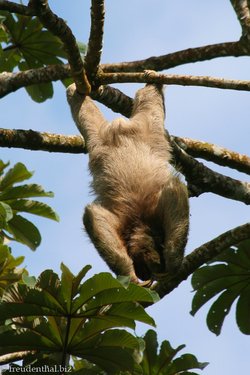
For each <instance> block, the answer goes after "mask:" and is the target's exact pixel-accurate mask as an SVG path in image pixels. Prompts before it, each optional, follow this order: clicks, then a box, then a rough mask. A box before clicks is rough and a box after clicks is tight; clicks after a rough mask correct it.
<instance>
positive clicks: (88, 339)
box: [0, 265, 154, 374]
mask: <svg viewBox="0 0 250 375" xmlns="http://www.w3.org/2000/svg"><path fill="white" fill-rule="evenodd" d="M89 268H90V267H89V266H86V267H84V268H83V269H82V270H81V271H80V272H79V274H78V275H77V276H74V275H73V274H72V272H71V271H70V270H69V269H68V268H67V267H66V266H64V265H62V266H61V270H62V277H61V279H60V278H59V277H58V275H57V274H56V273H55V272H53V271H52V270H46V271H44V272H43V273H42V274H41V275H40V276H39V278H38V279H37V281H36V283H35V285H34V284H33V282H31V283H28V284H29V285H31V286H29V285H27V284H14V285H11V286H10V287H9V288H8V289H7V290H6V291H5V292H4V294H3V298H2V301H1V303H0V316H1V319H2V320H6V321H9V322H11V320H12V319H14V318H15V320H14V324H15V325H10V326H6V327H9V328H8V329H7V328H6V329H4V330H3V329H2V330H1V328H2V327H0V355H4V354H7V353H10V352H14V351H17V347H18V348H19V349H18V350H31V349H32V348H33V349H34V343H35V342H37V345H36V347H35V348H38V349H39V350H40V352H41V353H43V352H44V353H51V354H53V353H61V352H64V353H68V354H72V355H75V356H78V357H80V358H83V359H87V360H88V361H90V362H93V363H95V364H97V365H98V366H100V367H101V368H102V369H105V370H106V371H107V373H108V374H112V373H113V372H116V371H117V369H122V370H132V369H133V368H134V366H136V362H135V359H134V352H135V351H140V350H141V343H140V339H137V338H135V337H134V336H133V335H131V334H130V333H128V332H126V331H123V330H110V329H111V328H115V327H134V326H135V322H134V320H139V321H142V322H145V323H148V324H152V325H153V324H154V321H153V319H152V318H150V317H149V316H148V314H147V313H146V312H145V311H144V312H143V311H142V310H143V308H142V307H141V306H140V305H139V304H138V302H137V301H140V300H141V301H151V302H153V297H154V294H152V295H151V292H150V291H147V290H145V289H143V288H142V287H137V286H135V290H133V286H132V287H131V288H129V287H127V288H125V287H124V286H123V285H122V284H121V283H120V282H119V281H117V280H116V279H114V278H113V277H112V276H111V275H109V274H105V273H103V274H100V275H95V276H93V277H92V278H90V279H89V280H87V281H85V282H83V281H82V279H83V278H84V276H85V275H86V273H87V271H88V270H89ZM32 281H33V280H32ZM33 285H34V286H33ZM86 286H87V287H88V288H89V290H88V289H86ZM105 288H107V290H105ZM84 291H89V292H90V293H88V295H87V296H85V298H83V299H82V298H81V297H82V296H81V293H82V292H84ZM123 291H125V292H123ZM140 291H141V293H140ZM104 292H106V294H105V295H104ZM117 295H119V298H117ZM120 296H123V297H124V302H123V300H122V298H121V297H120ZM135 296H136V297H137V299H135ZM78 299H81V301H82V303H83V304H81V305H80V306H79V303H78V302H79V301H78ZM75 301H76V304H74V302H75ZM77 301H78V302H77ZM83 301H84V302H83ZM92 301H95V305H93V304H91V303H92ZM104 302H105V304H104ZM76 306H79V307H78V309H77V310H76V308H75V307H76ZM107 330H108V331H107ZM106 331H107V332H106ZM37 338H38V339H37Z"/></svg>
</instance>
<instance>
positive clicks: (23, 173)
mask: <svg viewBox="0 0 250 375" xmlns="http://www.w3.org/2000/svg"><path fill="white" fill-rule="evenodd" d="M32 175H33V172H29V171H28V170H27V168H26V167H25V165H24V164H22V163H17V164H15V165H14V167H13V168H11V169H9V171H8V172H7V173H6V174H5V176H4V177H3V178H2V180H1V182H0V190H5V189H6V188H8V187H10V186H12V185H13V184H15V183H17V182H21V181H24V180H28V179H29V178H30V177H31V176H32Z"/></svg>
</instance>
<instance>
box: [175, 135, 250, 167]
mask: <svg viewBox="0 0 250 375" xmlns="http://www.w3.org/2000/svg"><path fill="white" fill-rule="evenodd" d="M171 138H172V140H173V141H175V142H176V143H177V144H178V146H180V147H181V148H182V149H183V150H184V151H186V152H187V153H188V154H189V155H191V156H193V157H195V158H202V159H205V160H207V161H212V162H214V163H216V164H218V165H222V166H223V167H229V168H233V169H236V170H238V171H239V172H243V173H247V174H250V157H249V156H247V155H243V154H239V153H237V152H234V151H231V150H228V149H226V148H223V147H220V146H217V145H214V144H212V143H208V142H202V141H198V140H194V139H190V138H180V137H171Z"/></svg>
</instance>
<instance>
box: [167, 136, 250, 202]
mask: <svg viewBox="0 0 250 375" xmlns="http://www.w3.org/2000/svg"><path fill="white" fill-rule="evenodd" d="M172 146H173V152H174V156H175V159H176V160H177V163H180V165H181V171H182V172H183V174H184V175H185V177H186V179H187V182H188V187H189V189H190V190H191V194H190V195H191V196H196V197H198V196H199V195H201V194H203V193H206V192H212V193H214V194H218V195H220V196H222V197H225V198H229V199H233V200H236V201H240V202H244V203H246V204H250V183H247V182H242V181H239V180H236V179H234V178H231V177H227V176H224V175H222V174H220V173H218V172H215V171H213V170H211V169H210V168H208V167H206V166H205V165H204V164H202V163H201V162H198V161H197V160H195V159H194V158H192V157H191V156H190V155H188V154H187V153H186V152H185V151H184V150H183V149H181V148H180V147H179V146H178V145H177V144H176V143H175V142H172Z"/></svg>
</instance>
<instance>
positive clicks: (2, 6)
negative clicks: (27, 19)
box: [0, 0, 35, 16]
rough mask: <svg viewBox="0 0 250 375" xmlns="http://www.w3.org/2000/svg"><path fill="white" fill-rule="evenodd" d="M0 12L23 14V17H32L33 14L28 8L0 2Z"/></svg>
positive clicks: (0, 0) (10, 2)
mask: <svg viewBox="0 0 250 375" xmlns="http://www.w3.org/2000/svg"><path fill="white" fill-rule="evenodd" d="M0 10H6V11H8V12H10V13H17V14H23V15H24V16H34V15H35V12H34V11H33V10H32V9H30V8H29V7H27V6H25V5H21V4H16V3H13V2H12V1H4V0H0Z"/></svg>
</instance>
